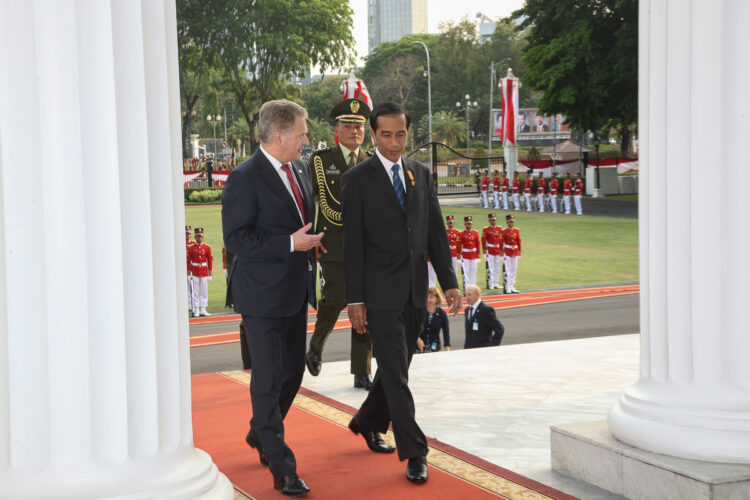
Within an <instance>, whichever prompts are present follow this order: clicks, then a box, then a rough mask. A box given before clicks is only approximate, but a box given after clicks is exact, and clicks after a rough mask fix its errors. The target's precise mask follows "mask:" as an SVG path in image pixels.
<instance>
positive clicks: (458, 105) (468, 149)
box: [456, 94, 479, 156]
mask: <svg viewBox="0 0 750 500" xmlns="http://www.w3.org/2000/svg"><path fill="white" fill-rule="evenodd" d="M464 99H466V105H465V106H464V107H461V103H460V102H457V103H456V109H458V110H459V111H465V112H466V156H471V147H470V145H469V112H470V111H471V108H476V107H477V106H479V104H477V101H474V102H472V101H471V96H469V94H466V95H465V96H464Z"/></svg>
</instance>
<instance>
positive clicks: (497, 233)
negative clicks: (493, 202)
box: [482, 214, 503, 290]
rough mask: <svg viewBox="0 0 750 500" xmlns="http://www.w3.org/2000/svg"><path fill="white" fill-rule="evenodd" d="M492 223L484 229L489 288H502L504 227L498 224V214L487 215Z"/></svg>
mask: <svg viewBox="0 0 750 500" xmlns="http://www.w3.org/2000/svg"><path fill="white" fill-rule="evenodd" d="M487 218H488V219H489V222H490V225H489V226H487V227H485V228H484V229H482V252H484V260H485V262H487V271H488V273H489V277H488V278H487V282H488V283H489V289H490V290H492V289H495V288H502V287H501V286H500V283H499V281H500V275H501V274H502V261H501V260H500V258H501V255H500V254H501V253H502V252H501V250H500V249H501V248H502V246H503V228H501V227H500V226H498V225H497V215H495V214H489V215H488V216H487Z"/></svg>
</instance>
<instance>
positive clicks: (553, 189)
mask: <svg viewBox="0 0 750 500" xmlns="http://www.w3.org/2000/svg"><path fill="white" fill-rule="evenodd" d="M558 189H559V184H558V182H557V177H555V173H554V172H552V179H550V181H549V204H550V207H552V213H553V214H556V213H557V190H558Z"/></svg>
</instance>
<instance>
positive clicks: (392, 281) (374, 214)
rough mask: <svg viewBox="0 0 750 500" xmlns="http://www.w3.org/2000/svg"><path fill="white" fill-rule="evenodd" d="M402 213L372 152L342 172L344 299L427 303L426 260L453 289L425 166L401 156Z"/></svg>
mask: <svg viewBox="0 0 750 500" xmlns="http://www.w3.org/2000/svg"><path fill="white" fill-rule="evenodd" d="M401 162H402V163H401V164H402V166H403V168H404V180H405V186H404V187H405V189H406V215H404V212H403V211H402V210H401V205H400V204H399V202H398V198H396V191H395V190H394V189H393V183H392V182H391V179H390V178H389V176H388V174H387V173H386V171H385V168H384V167H383V164H382V163H381V161H380V159H379V158H378V156H377V155H373V156H372V157H371V158H369V159H367V160H365V161H363V162H362V163H360V164H358V165H357V166H355V167H354V168H352V169H351V170H349V171H348V172H347V173H346V174H344V175H343V179H342V180H343V189H342V206H343V218H344V269H345V274H346V301H347V303H349V304H352V303H360V302H363V303H364V304H365V305H366V306H367V307H368V308H370V309H375V310H382V311H402V310H403V309H404V307H405V306H406V304H407V303H408V301H409V300H411V302H412V304H413V305H414V307H417V308H424V307H425V306H426V304H427V258H428V257H429V258H430V260H431V261H432V266H433V267H434V268H435V273H436V274H437V277H438V280H439V281H440V285H441V286H442V287H443V289H444V290H447V289H449V288H458V282H457V280H456V275H455V273H454V272H453V265H452V262H451V254H450V247H449V245H448V237H447V235H446V232H445V225H444V223H443V215H442V213H441V212H440V205H439V204H438V199H437V194H436V192H435V186H434V184H433V182H432V178H431V176H430V172H429V170H428V169H427V167H426V166H425V165H422V164H421V163H419V162H417V161H414V160H410V159H408V158H402V159H401Z"/></svg>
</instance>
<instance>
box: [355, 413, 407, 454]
mask: <svg viewBox="0 0 750 500" xmlns="http://www.w3.org/2000/svg"><path fill="white" fill-rule="evenodd" d="M349 430H351V431H352V432H353V433H354V434H361V435H362V437H363V438H364V439H365V443H367V447H368V448H370V449H371V450H372V451H374V452H375V453H393V452H394V451H396V448H394V447H393V446H391V445H389V444H387V443H386V442H385V441H383V436H381V435H380V433H379V432H375V431H371V430H369V429H365V428H364V427H362V426H361V425H360V423H359V421H358V420H357V416H356V415H355V416H353V417H352V419H351V420H350V421H349Z"/></svg>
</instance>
